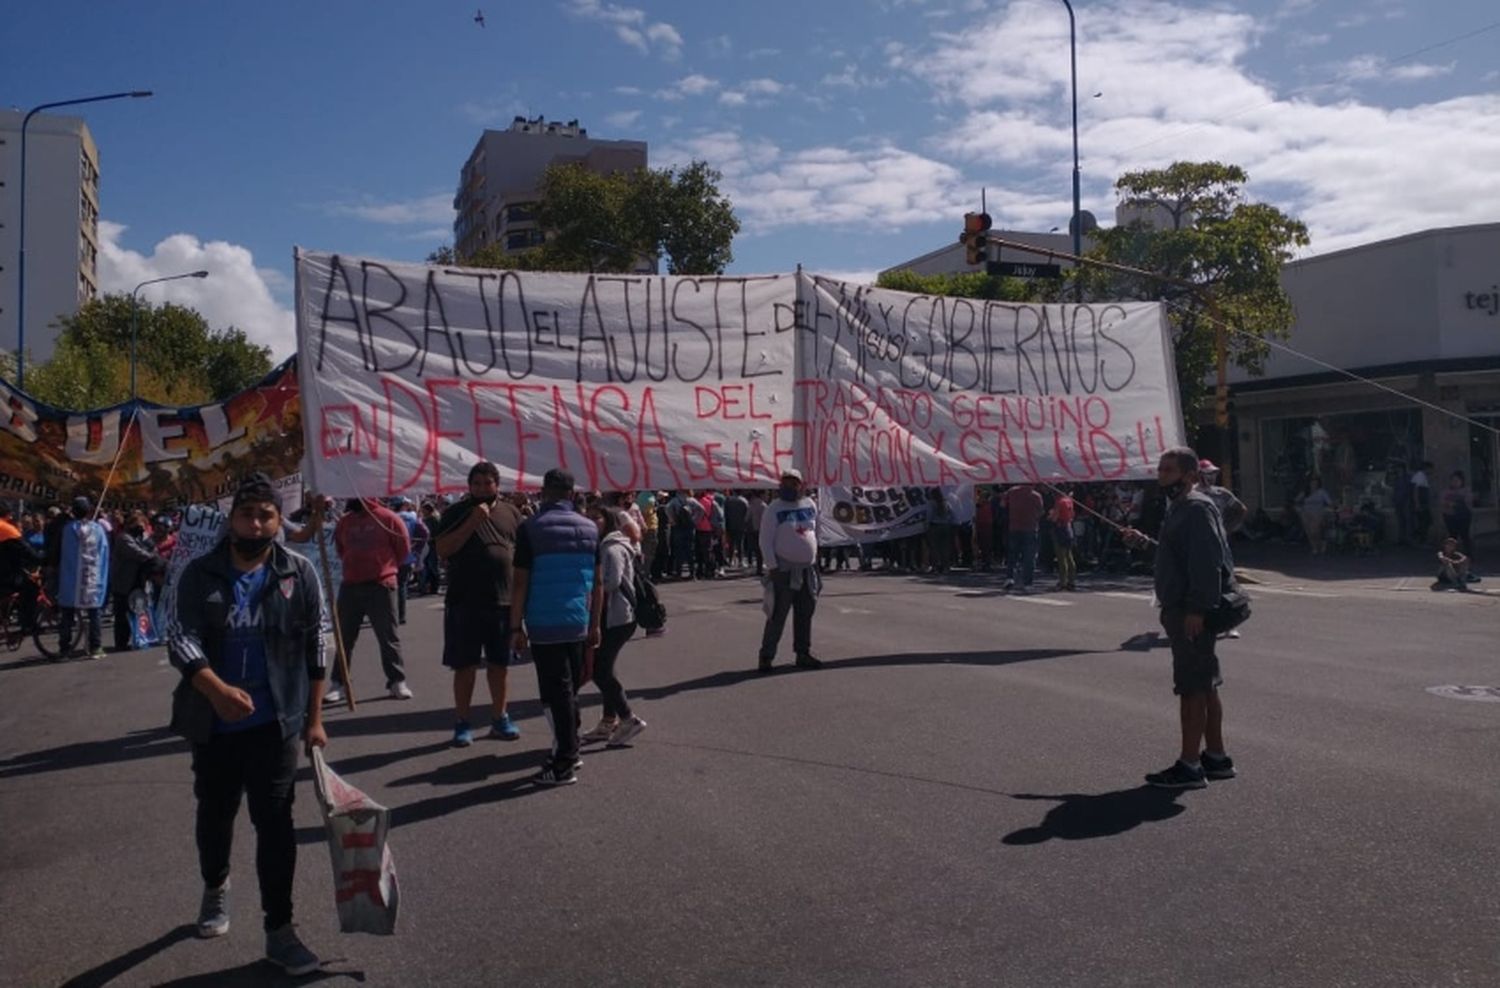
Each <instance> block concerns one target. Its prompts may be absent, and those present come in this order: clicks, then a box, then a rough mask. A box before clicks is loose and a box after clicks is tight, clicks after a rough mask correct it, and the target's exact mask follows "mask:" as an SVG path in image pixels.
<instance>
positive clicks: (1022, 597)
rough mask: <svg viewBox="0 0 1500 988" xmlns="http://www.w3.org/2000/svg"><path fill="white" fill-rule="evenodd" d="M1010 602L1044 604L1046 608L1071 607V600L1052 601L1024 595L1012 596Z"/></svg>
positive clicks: (1047, 598)
mask: <svg viewBox="0 0 1500 988" xmlns="http://www.w3.org/2000/svg"><path fill="white" fill-rule="evenodd" d="M1011 599H1012V600H1024V601H1026V603H1028V604H1046V605H1047V606H1048V607H1072V606H1073V602H1072V601H1071V600H1053V599H1052V598H1051V597H1028V596H1026V595H1024V594H1022V595H1019V596H1016V595H1012V597H1011Z"/></svg>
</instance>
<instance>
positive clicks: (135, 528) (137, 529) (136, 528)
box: [126, 525, 146, 538]
mask: <svg viewBox="0 0 1500 988" xmlns="http://www.w3.org/2000/svg"><path fill="white" fill-rule="evenodd" d="M126 531H127V532H129V533H130V534H131V535H134V536H135V537H136V538H140V537H141V536H142V535H145V534H146V530H145V529H144V528H142V527H141V526H140V525H132V526H130V527H129V528H127V529H126Z"/></svg>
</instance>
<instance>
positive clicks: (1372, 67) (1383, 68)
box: [1336, 55, 1457, 82]
mask: <svg viewBox="0 0 1500 988" xmlns="http://www.w3.org/2000/svg"><path fill="white" fill-rule="evenodd" d="M1456 64H1457V63H1454V62H1449V63H1447V64H1446V65H1433V64H1431V63H1427V62H1411V63H1407V64H1396V65H1392V64H1390V63H1388V62H1387V61H1386V60H1385V59H1384V58H1381V57H1380V56H1379V55H1356V56H1354V57H1353V58H1351V59H1349V60H1348V61H1345V62H1343V63H1342V64H1341V65H1339V66H1338V68H1337V73H1336V74H1337V78H1338V79H1339V80H1340V81H1342V82H1368V81H1371V80H1378V81H1385V82H1416V81H1418V80H1421V79H1433V78H1436V77H1438V76H1444V75H1448V74H1449V73H1450V72H1452V71H1453V69H1454V68H1455V66H1456Z"/></svg>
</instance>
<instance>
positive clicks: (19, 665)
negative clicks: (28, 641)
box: [0, 655, 54, 672]
mask: <svg viewBox="0 0 1500 988" xmlns="http://www.w3.org/2000/svg"><path fill="white" fill-rule="evenodd" d="M53 664H54V663H53V662H52V660H51V659H48V658H45V657H43V656H40V655H34V656H32V657H31V658H29V659H11V660H10V661H9V662H0V672H9V671H10V670H12V669H29V668H30V667H32V666H46V665H53Z"/></svg>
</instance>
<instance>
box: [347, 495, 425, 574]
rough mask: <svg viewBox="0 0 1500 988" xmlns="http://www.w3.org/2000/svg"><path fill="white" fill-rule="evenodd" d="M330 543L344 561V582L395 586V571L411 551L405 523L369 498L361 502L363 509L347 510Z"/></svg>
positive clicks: (392, 512)
mask: <svg viewBox="0 0 1500 988" xmlns="http://www.w3.org/2000/svg"><path fill="white" fill-rule="evenodd" d="M333 544H334V547H335V548H337V549H338V552H339V559H340V560H342V561H343V564H344V582H345V583H379V584H380V585H381V586H384V587H392V588H394V587H395V586H396V573H397V570H398V569H399V568H400V566H401V563H402V561H403V560H404V559H406V556H407V554H408V553H410V552H411V537H410V536H409V535H407V533H406V522H404V521H402V520H401V518H400V516H399V515H397V514H396V513H395V512H394V511H392V510H391V509H389V508H384V507H381V506H380V505H379V504H376V503H375V502H373V501H366V502H365V510H363V511H351V512H349V513H348V514H346V515H344V517H342V518H340V519H339V523H338V527H336V528H335V529H334V530H333Z"/></svg>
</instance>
